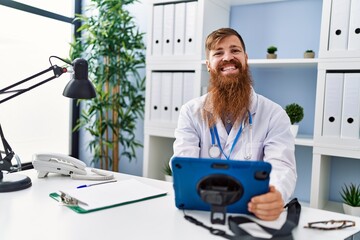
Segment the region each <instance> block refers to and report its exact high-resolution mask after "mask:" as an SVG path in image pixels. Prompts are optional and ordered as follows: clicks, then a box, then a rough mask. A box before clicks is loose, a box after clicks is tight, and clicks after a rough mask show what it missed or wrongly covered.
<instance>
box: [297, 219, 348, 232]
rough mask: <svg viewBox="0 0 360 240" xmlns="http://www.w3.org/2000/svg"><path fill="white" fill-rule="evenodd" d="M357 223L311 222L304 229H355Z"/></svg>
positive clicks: (338, 221)
mask: <svg viewBox="0 0 360 240" xmlns="http://www.w3.org/2000/svg"><path fill="white" fill-rule="evenodd" d="M354 226H355V222H354V221H350V220H329V221H319V222H309V223H308V225H307V226H304V228H312V229H320V230H337V229H344V228H348V227H354Z"/></svg>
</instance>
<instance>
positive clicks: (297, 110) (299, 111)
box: [285, 103, 304, 137]
mask: <svg viewBox="0 0 360 240" xmlns="http://www.w3.org/2000/svg"><path fill="white" fill-rule="evenodd" d="M285 112H286V113H287V115H288V116H289V118H290V122H291V128H290V130H291V132H292V134H293V135H294V137H296V135H297V132H298V130H299V125H297V124H296V123H299V122H300V121H301V120H303V118H304V108H303V107H301V106H300V105H299V104H297V103H291V104H288V105H286V106H285Z"/></svg>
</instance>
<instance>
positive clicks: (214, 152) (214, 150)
mask: <svg viewBox="0 0 360 240" xmlns="http://www.w3.org/2000/svg"><path fill="white" fill-rule="evenodd" d="M248 115H249V137H250V141H249V142H250V151H248V148H247V147H245V156H244V158H245V159H246V160H249V159H250V158H251V157H252V147H251V145H252V116H251V114H250V111H248ZM244 127H245V119H244V121H243V122H242V124H241V126H240V128H239V131H238V132H237V134H236V137H235V139H234V142H233V144H232V146H231V149H230V152H229V155H226V154H225V153H224V150H223V149H222V147H221V144H220V138H219V133H218V131H217V128H216V125H214V126H213V127H211V128H210V135H211V146H210V148H209V156H210V157H211V158H219V157H220V154H221V153H222V154H223V155H224V156H225V158H226V159H227V160H229V159H230V155H231V153H232V151H233V150H234V148H235V146H236V143H237V142H238V140H239V138H240V136H241V133H242V131H243V129H244ZM215 139H216V141H217V144H216V143H215Z"/></svg>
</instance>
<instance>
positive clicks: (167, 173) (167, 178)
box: [163, 163, 173, 182]
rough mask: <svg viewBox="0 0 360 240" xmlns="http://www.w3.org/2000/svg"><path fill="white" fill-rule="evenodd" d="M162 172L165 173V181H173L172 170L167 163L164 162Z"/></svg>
mask: <svg viewBox="0 0 360 240" xmlns="http://www.w3.org/2000/svg"><path fill="white" fill-rule="evenodd" d="M163 173H164V175H165V181H167V182H172V181H173V179H172V171H171V168H170V165H169V163H165V165H164V167H163Z"/></svg>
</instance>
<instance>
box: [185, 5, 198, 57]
mask: <svg viewBox="0 0 360 240" xmlns="http://www.w3.org/2000/svg"><path fill="white" fill-rule="evenodd" d="M196 10H197V2H187V3H186V20H185V22H186V25H185V54H186V55H194V54H195V33H196Z"/></svg>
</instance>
